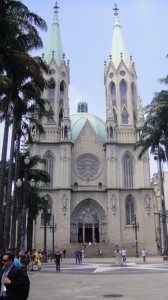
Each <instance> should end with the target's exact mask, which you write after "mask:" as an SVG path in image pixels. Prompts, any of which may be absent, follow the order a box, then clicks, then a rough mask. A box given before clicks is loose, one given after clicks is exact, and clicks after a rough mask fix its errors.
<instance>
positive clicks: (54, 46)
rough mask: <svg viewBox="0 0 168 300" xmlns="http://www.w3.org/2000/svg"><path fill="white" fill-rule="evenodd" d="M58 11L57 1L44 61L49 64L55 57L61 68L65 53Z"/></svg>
mask: <svg viewBox="0 0 168 300" xmlns="http://www.w3.org/2000/svg"><path fill="white" fill-rule="evenodd" d="M58 9H59V7H58V3H57V1H56V3H55V6H54V20H53V24H52V28H51V31H50V36H49V39H48V43H47V47H46V50H45V54H44V59H45V61H46V62H47V64H49V63H50V61H51V59H52V58H53V57H54V59H55V61H56V63H57V65H58V66H59V65H60V64H61V61H62V60H63V51H62V42H61V35H60V30H59V20H58Z"/></svg>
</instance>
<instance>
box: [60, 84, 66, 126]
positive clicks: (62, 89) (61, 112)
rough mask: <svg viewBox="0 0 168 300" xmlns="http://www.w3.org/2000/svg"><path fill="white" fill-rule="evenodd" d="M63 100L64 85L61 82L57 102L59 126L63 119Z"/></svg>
mask: <svg viewBox="0 0 168 300" xmlns="http://www.w3.org/2000/svg"><path fill="white" fill-rule="evenodd" d="M64 98H65V84H64V82H63V81H61V83H60V100H59V125H60V126H61V121H62V119H63V108H64V107H63V106H64Z"/></svg>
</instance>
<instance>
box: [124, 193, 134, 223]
mask: <svg viewBox="0 0 168 300" xmlns="http://www.w3.org/2000/svg"><path fill="white" fill-rule="evenodd" d="M125 212H126V225H132V221H133V220H134V199H133V196H132V195H128V196H127V198H126V200H125Z"/></svg>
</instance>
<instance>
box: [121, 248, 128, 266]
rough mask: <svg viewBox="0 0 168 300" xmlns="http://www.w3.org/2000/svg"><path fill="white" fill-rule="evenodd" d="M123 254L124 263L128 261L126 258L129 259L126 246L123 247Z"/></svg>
mask: <svg viewBox="0 0 168 300" xmlns="http://www.w3.org/2000/svg"><path fill="white" fill-rule="evenodd" d="M121 255H122V261H123V263H125V262H126V259H127V251H126V249H125V248H123V249H122V250H121Z"/></svg>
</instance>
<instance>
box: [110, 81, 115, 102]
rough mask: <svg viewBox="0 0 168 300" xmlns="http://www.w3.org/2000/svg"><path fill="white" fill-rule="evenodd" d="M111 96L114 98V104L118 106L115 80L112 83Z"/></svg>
mask: <svg viewBox="0 0 168 300" xmlns="http://www.w3.org/2000/svg"><path fill="white" fill-rule="evenodd" d="M111 98H112V105H113V106H115V107H116V87H115V83H114V82H112V84H111Z"/></svg>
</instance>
